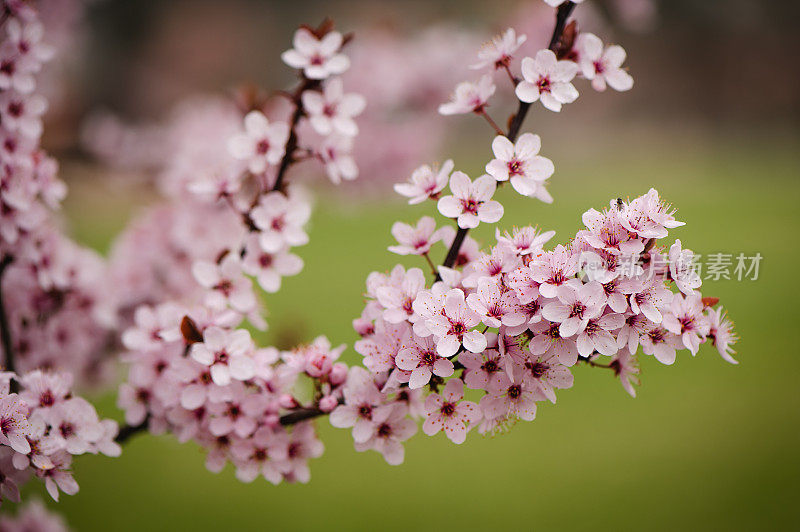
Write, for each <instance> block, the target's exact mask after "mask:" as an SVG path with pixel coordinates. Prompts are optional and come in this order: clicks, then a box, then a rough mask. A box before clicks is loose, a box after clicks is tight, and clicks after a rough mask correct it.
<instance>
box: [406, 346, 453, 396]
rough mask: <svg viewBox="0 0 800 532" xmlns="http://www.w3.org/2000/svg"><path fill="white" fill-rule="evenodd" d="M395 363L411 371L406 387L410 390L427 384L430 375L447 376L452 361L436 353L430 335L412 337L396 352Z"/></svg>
mask: <svg viewBox="0 0 800 532" xmlns="http://www.w3.org/2000/svg"><path fill="white" fill-rule="evenodd" d="M395 364H397V367H398V368H400V369H402V370H405V371H410V372H411V376H410V378H409V381H408V387H409V388H411V389H412V390H415V389H417V388H422V387H423V386H425V385H426V384H428V382H430V380H431V375H436V376H438V377H449V376H451V375H452V374H453V363H452V362H451V361H450V360H448V359H446V358H442V357H440V356H439V355H438V354H437V352H436V343H435V342H434V341H433V339H432V338H431V337H428V338H420V337H418V336H415V337H414V338H412V339H411V341H410V342H408V344H407V345H406V346H405V347H403V348H401V349H400V351H398V352H397V356H396V357H395Z"/></svg>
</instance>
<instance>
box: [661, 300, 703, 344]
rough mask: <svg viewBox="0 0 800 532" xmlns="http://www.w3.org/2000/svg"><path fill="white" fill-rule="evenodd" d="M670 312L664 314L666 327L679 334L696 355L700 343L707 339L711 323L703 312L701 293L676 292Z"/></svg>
mask: <svg viewBox="0 0 800 532" xmlns="http://www.w3.org/2000/svg"><path fill="white" fill-rule="evenodd" d="M669 310H670V311H669V312H668V313H665V314H664V320H663V321H662V323H663V324H664V328H665V329H667V330H668V331H669V332H671V333H673V334H678V335H680V337H681V340H682V341H683V345H684V347H686V349H688V350H689V351H691V353H692V355H696V354H697V351H698V349H700V343H702V342H703V341H704V340H705V337H706V336H707V335H708V333H709V331H710V329H711V325H710V324H709V322H708V319H707V318H706V317H705V315H704V314H703V302H702V300H701V298H700V296H699V295H690V296H683V295H681V294H675V297H673V298H672V303H671V304H670V308H669Z"/></svg>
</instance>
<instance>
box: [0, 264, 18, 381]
mask: <svg viewBox="0 0 800 532" xmlns="http://www.w3.org/2000/svg"><path fill="white" fill-rule="evenodd" d="M12 262H14V257H13V256H11V255H6V256H4V257H3V259H2V260H0V345H2V346H3V359H4V362H5V370H6V371H12V372H13V371H16V370H15V367H14V342H13V340H12V339H11V324H10V323H9V319H8V314H6V306H5V302H4V301H3V275H4V274H5V272H6V269H7V268H8V267H9V266H10V265H11V263H12ZM11 385H12V387H14V386H15V385H16V381H15V380H14V381H12V382H11ZM12 391H15V390H13V389H12Z"/></svg>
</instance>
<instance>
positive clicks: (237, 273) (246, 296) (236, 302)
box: [192, 253, 256, 313]
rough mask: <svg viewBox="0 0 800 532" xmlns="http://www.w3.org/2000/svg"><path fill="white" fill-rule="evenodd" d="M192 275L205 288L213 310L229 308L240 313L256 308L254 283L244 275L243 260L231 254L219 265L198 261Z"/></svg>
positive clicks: (193, 266)
mask: <svg viewBox="0 0 800 532" xmlns="http://www.w3.org/2000/svg"><path fill="white" fill-rule="evenodd" d="M192 274H194V277H195V279H197V282H198V283H200V285H202V286H203V287H204V288H208V289H209V291H208V292H207V293H206V303H207V304H208V305H209V306H210V307H211V308H213V309H216V310H223V309H224V308H225V307H227V306H229V305H230V307H231V308H233V309H234V310H237V311H239V312H243V313H246V312H250V311H251V310H253V309H254V308H255V306H256V298H255V295H254V294H253V283H252V282H251V281H250V279H248V278H247V277H245V276H244V275H242V263H241V260H240V259H239V258H238V257H236V255H235V254H233V253H229V254H228V255H226V256H225V258H224V259H222V262H220V263H219V264H214V263H211V262H208V261H197V262H195V263H194V264H193V265H192Z"/></svg>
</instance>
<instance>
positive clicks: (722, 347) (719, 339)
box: [707, 307, 739, 364]
mask: <svg viewBox="0 0 800 532" xmlns="http://www.w3.org/2000/svg"><path fill="white" fill-rule="evenodd" d="M707 316H708V324H709V331H708V336H709V338H711V342H712V343H713V344H714V346H715V347H716V348H717V351H718V352H719V355H720V356H721V357H722V358H723V359H724V360H725V361H726V362H730V363H731V364H738V363H739V361H737V360H736V359H734V358H733V357H732V356H731V355H735V354H736V351H734V350H733V348H732V347H731V345H732V344H735V343H736V340H738V337H737V336H736V333H734V332H733V323H732V322H731V321H730V320H729V319H728V317H727V315H726V314H725V312H723V310H722V307H719V308H717V309H708V314H707Z"/></svg>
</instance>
